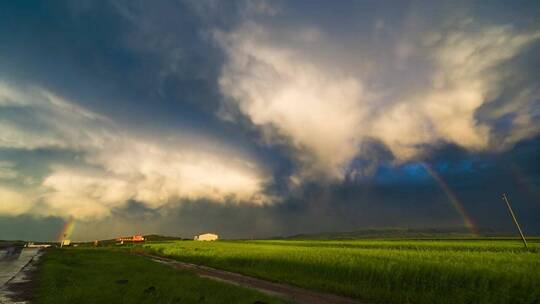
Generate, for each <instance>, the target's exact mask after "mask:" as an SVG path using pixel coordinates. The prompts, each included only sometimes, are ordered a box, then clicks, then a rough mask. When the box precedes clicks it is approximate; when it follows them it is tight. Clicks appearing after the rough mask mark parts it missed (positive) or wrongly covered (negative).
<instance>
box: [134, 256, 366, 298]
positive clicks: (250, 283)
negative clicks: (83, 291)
mask: <svg viewBox="0 0 540 304" xmlns="http://www.w3.org/2000/svg"><path fill="white" fill-rule="evenodd" d="M137 254H139V255H142V256H145V257H147V258H149V259H151V260H153V261H155V262H158V263H162V264H165V265H169V266H171V267H174V268H177V269H186V270H190V271H193V272H195V273H197V274H198V275H199V276H201V277H205V278H209V279H213V280H218V281H223V282H227V283H231V284H235V285H239V286H243V287H247V288H252V289H256V290H258V291H261V292H263V293H266V294H269V295H273V296H278V297H281V298H284V299H287V300H291V301H293V302H295V303H298V304H353V303H354V304H359V303H361V302H359V301H357V300H354V299H350V298H346V297H341V296H336V295H332V294H327V293H320V292H316V291H311V290H307V289H303V288H299V287H296V286H292V285H288V284H281V283H275V282H270V281H265V280H261V279H258V278H253V277H249V276H245V275H242V274H238V273H234V272H229V271H224V270H220V269H215V268H211V267H206V266H200V265H195V264H190V263H184V262H179V261H176V260H173V259H169V258H164V257H161V256H156V255H150V254H146V253H137Z"/></svg>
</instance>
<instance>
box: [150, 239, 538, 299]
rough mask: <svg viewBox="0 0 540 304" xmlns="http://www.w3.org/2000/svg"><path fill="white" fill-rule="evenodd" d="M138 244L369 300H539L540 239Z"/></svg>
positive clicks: (189, 259)
mask: <svg viewBox="0 0 540 304" xmlns="http://www.w3.org/2000/svg"><path fill="white" fill-rule="evenodd" d="M143 248H144V249H146V250H148V251H150V252H154V253H157V254H161V255H164V256H168V257H172V258H175V259H178V260H181V261H185V262H190V263H194V264H201V265H208V266H211V267H215V268H221V269H225V270H229V271H234V272H239V273H243V274H246V275H251V276H255V277H260V278H264V279H268V280H272V281H277V282H286V283H290V284H294V285H297V286H301V287H305V288H310V289H313V290H319V291H323V292H330V293H335V294H340V295H345V296H350V297H354V298H358V299H362V300H365V301H367V302H372V303H420V304H421V303H449V304H450V303H452V304H454V303H540V288H538V286H539V285H538V284H539V282H540V251H539V248H540V243H538V242H537V240H536V241H534V242H531V243H530V248H529V249H528V250H525V249H523V248H522V245H521V244H520V243H519V241H516V240H401V241H387V240H356V241H281V240H280V241H218V242H194V241H178V242H165V243H148V244H146V245H144V246H143Z"/></svg>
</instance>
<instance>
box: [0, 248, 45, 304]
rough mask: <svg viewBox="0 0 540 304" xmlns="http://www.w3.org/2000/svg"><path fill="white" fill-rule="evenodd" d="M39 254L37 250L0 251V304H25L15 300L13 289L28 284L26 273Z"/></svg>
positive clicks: (10, 249)
mask: <svg viewBox="0 0 540 304" xmlns="http://www.w3.org/2000/svg"><path fill="white" fill-rule="evenodd" d="M41 253H42V251H41V250H40V249H39V248H20V247H19V248H9V249H7V250H5V249H4V250H0V304H12V303H26V302H25V301H21V300H20V299H17V294H16V292H14V291H13V287H14V286H17V285H21V284H24V283H26V282H28V280H29V277H28V273H29V271H30V270H32V269H33V267H34V264H35V262H37V260H38V259H39V257H40V255H41Z"/></svg>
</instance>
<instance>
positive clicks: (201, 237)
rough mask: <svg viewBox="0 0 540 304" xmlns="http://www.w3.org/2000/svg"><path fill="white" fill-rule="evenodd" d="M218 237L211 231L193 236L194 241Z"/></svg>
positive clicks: (212, 239)
mask: <svg viewBox="0 0 540 304" xmlns="http://www.w3.org/2000/svg"><path fill="white" fill-rule="evenodd" d="M218 238H219V237H218V235H217V234H213V233H205V234H199V235H196V236H194V237H193V239H194V240H195V241H215V240H217V239H218Z"/></svg>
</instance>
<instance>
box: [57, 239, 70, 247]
mask: <svg viewBox="0 0 540 304" xmlns="http://www.w3.org/2000/svg"><path fill="white" fill-rule="evenodd" d="M64 246H71V240H62V242H60V248H62V247H64Z"/></svg>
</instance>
